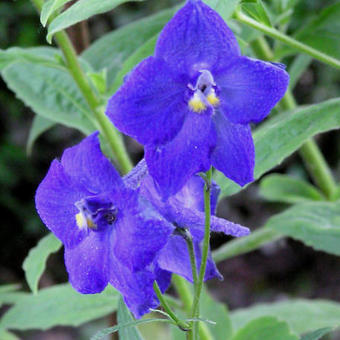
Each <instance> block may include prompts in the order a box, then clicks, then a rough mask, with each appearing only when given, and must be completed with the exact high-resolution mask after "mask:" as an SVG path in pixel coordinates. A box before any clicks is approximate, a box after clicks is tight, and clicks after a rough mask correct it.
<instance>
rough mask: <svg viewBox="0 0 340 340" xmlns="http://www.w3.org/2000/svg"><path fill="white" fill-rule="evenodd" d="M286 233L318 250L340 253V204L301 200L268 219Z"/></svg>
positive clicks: (273, 225)
mask: <svg viewBox="0 0 340 340" xmlns="http://www.w3.org/2000/svg"><path fill="white" fill-rule="evenodd" d="M266 227H267V228H271V229H273V230H275V231H277V232H279V233H281V234H283V235H286V236H290V237H292V238H294V239H297V240H300V241H302V242H303V243H305V244H307V245H308V246H311V247H313V248H314V249H316V250H322V251H324V252H326V253H329V254H335V255H338V256H340V247H339V244H340V204H339V203H332V202H318V203H302V204H297V205H295V206H293V207H291V208H289V209H287V210H286V211H284V212H283V213H281V214H278V215H275V216H273V217H271V218H270V219H269V221H268V222H267V223H266Z"/></svg>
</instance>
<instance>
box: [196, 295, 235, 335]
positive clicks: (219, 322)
mask: <svg viewBox="0 0 340 340" xmlns="http://www.w3.org/2000/svg"><path fill="white" fill-rule="evenodd" d="M201 306H202V307H201V316H202V317H203V318H207V319H208V318H209V319H210V320H212V321H214V322H215V323H216V324H215V325H212V324H210V323H207V327H208V329H209V331H210V333H211V334H212V335H213V338H214V339H215V340H225V339H229V338H230V337H231V334H232V329H231V320H230V318H229V312H228V309H227V306H226V305H224V304H222V303H218V302H217V301H215V300H214V299H213V298H212V297H211V296H210V295H209V293H208V292H207V290H206V289H203V290H202V295H201Z"/></svg>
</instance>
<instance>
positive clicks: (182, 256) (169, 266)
mask: <svg viewBox="0 0 340 340" xmlns="http://www.w3.org/2000/svg"><path fill="white" fill-rule="evenodd" d="M194 251H195V257H196V265H197V271H199V268H200V265H201V257H202V251H201V247H200V245H199V242H194ZM157 262H158V265H159V266H160V268H162V269H164V270H167V271H169V272H172V273H175V274H178V275H181V276H183V277H184V278H185V279H187V280H188V281H190V282H193V277H192V269H191V264H190V257H189V252H188V247H187V244H186V242H185V240H184V239H183V237H182V236H178V235H173V236H172V237H171V238H170V240H169V242H168V243H167V245H166V246H165V247H164V248H163V249H162V251H161V252H160V254H159V257H158V260H157ZM214 277H217V278H219V279H222V276H221V274H220V273H219V271H218V270H217V268H216V265H215V263H214V261H213V259H212V257H211V255H210V253H209V257H208V261H207V268H206V272H205V277H204V280H210V279H212V278H214Z"/></svg>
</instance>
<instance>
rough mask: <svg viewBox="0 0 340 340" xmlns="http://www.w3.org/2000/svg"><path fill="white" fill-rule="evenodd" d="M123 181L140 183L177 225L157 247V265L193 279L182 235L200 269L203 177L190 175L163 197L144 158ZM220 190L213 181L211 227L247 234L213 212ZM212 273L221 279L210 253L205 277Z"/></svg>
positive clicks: (217, 229)
mask: <svg viewBox="0 0 340 340" xmlns="http://www.w3.org/2000/svg"><path fill="white" fill-rule="evenodd" d="M124 181H125V183H126V185H127V186H129V187H131V188H134V189H135V188H137V187H140V195H142V196H143V197H144V198H146V199H147V200H148V201H150V202H151V203H152V204H153V206H154V207H155V208H156V209H157V210H158V211H159V212H160V213H161V214H162V215H163V216H164V218H166V219H167V220H168V221H169V222H171V223H172V224H173V225H174V226H175V227H176V230H175V232H174V233H172V234H171V235H170V236H169V237H168V240H167V243H166V245H165V246H164V247H163V248H162V249H161V250H160V251H159V254H158V255H157V257H156V259H155V263H156V264H157V266H158V267H159V268H161V269H163V270H165V271H168V272H171V273H176V274H178V275H181V276H183V277H185V278H186V279H187V280H189V281H191V282H192V281H193V278H192V269H191V263H190V257H189V252H188V248H187V244H186V241H185V235H186V234H188V235H189V236H192V239H193V243H194V250H195V257H196V264H197V269H198V270H199V267H200V264H201V255H202V254H201V253H202V250H201V243H202V240H203V238H204V229H205V214H204V196H203V192H204V191H203V188H204V181H203V179H202V178H201V177H200V176H198V175H196V176H193V177H192V178H191V179H190V180H189V181H188V182H187V183H186V184H185V186H184V187H183V188H182V189H181V190H180V191H179V192H178V193H177V194H176V195H174V196H171V197H170V198H169V199H168V200H166V201H164V200H163V199H162V197H161V196H160V194H159V191H158V190H157V189H156V185H155V182H154V180H153V179H152V177H151V176H150V175H149V174H148V171H147V167H146V164H145V161H144V160H142V161H141V162H140V163H139V164H138V165H137V166H136V167H135V168H134V170H133V171H131V173H130V174H129V175H127V176H125V177H124ZM219 192H220V190H219V188H218V186H217V185H216V184H215V183H213V185H212V188H211V212H212V216H211V231H213V232H222V233H224V234H226V235H231V236H235V237H241V236H245V235H248V234H249V229H248V228H246V227H243V226H240V225H238V224H235V223H232V222H230V221H227V220H225V219H222V218H218V217H216V216H214V214H215V211H216V205H217V198H218V195H219ZM186 231H188V232H186ZM214 277H217V278H219V279H222V276H221V274H220V273H219V272H218V270H217V268H216V265H215V263H214V261H213V259H212V257H211V255H210V254H209V258H208V262H207V269H206V273H205V280H209V279H212V278H214Z"/></svg>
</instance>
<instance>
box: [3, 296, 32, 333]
mask: <svg viewBox="0 0 340 340" xmlns="http://www.w3.org/2000/svg"><path fill="white" fill-rule="evenodd" d="M27 296H29V294H28V293H25V292H21V291H18V292H13V291H10V292H3V293H0V307H1V306H2V305H13V304H15V303H18V302H19V301H20V300H22V299H23V298H25V297H27ZM0 328H1V327H0Z"/></svg>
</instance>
